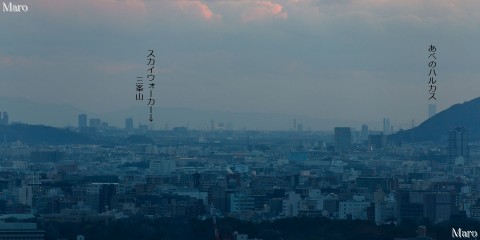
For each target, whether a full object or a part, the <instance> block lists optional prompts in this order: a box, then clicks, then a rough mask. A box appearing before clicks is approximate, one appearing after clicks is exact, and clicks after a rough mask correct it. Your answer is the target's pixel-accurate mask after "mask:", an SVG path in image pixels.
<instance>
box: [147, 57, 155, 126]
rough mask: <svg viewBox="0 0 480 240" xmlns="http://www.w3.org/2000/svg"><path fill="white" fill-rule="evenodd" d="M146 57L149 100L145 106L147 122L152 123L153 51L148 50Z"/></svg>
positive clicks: (153, 102) (153, 99) (153, 100)
mask: <svg viewBox="0 0 480 240" xmlns="http://www.w3.org/2000/svg"><path fill="white" fill-rule="evenodd" d="M147 52H148V55H147V80H148V90H149V98H148V102H147V106H148V108H149V112H150V115H149V118H148V120H149V121H150V122H152V121H153V106H154V105H155V98H154V97H153V89H154V88H155V82H154V80H155V74H154V71H153V70H154V68H155V55H154V54H153V52H154V51H153V50H148V51H147Z"/></svg>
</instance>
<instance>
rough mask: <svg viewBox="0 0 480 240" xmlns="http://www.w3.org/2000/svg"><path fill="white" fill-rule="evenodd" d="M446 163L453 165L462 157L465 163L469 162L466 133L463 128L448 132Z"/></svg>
mask: <svg viewBox="0 0 480 240" xmlns="http://www.w3.org/2000/svg"><path fill="white" fill-rule="evenodd" d="M447 154H448V163H449V164H454V163H455V159H457V158H458V157H463V159H464V161H465V163H468V162H469V161H470V149H469V148H468V132H467V130H466V129H465V128H463V127H456V128H454V129H452V130H451V131H450V132H448V149H447Z"/></svg>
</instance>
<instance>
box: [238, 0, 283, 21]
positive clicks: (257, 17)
mask: <svg viewBox="0 0 480 240" xmlns="http://www.w3.org/2000/svg"><path fill="white" fill-rule="evenodd" d="M272 18H281V19H287V18H288V13H287V12H285V11H283V6H282V5H280V4H278V3H274V2H270V1H256V2H254V5H253V6H252V7H249V8H248V9H247V10H245V12H244V13H243V14H242V21H244V22H253V21H262V20H267V19H272Z"/></svg>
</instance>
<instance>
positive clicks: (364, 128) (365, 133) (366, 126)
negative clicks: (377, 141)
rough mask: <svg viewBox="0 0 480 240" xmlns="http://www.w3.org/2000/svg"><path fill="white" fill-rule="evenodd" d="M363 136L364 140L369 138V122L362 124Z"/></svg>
mask: <svg viewBox="0 0 480 240" xmlns="http://www.w3.org/2000/svg"><path fill="white" fill-rule="evenodd" d="M361 138H362V140H366V139H368V125H367V124H363V125H362V133H361Z"/></svg>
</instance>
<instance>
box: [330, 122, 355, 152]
mask: <svg viewBox="0 0 480 240" xmlns="http://www.w3.org/2000/svg"><path fill="white" fill-rule="evenodd" d="M334 132H335V136H334V137H335V151H336V152H350V150H351V148H352V132H351V130H350V128H349V127H336V128H335V129H334Z"/></svg>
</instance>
